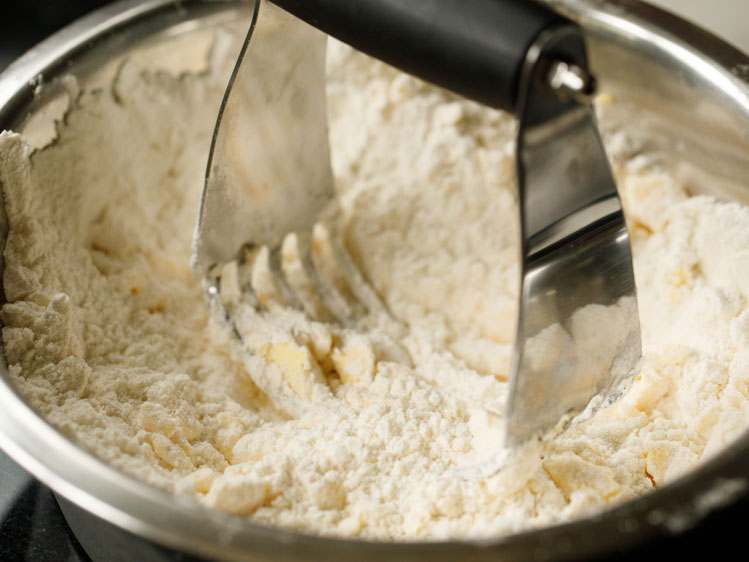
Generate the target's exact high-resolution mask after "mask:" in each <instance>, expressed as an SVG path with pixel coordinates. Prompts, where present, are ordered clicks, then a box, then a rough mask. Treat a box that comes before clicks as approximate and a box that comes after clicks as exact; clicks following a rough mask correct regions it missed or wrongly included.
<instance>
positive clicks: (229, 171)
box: [193, 0, 335, 275]
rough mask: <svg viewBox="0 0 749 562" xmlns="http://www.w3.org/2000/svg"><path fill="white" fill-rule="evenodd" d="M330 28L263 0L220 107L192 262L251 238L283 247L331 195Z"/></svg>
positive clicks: (202, 265) (204, 264)
mask: <svg viewBox="0 0 749 562" xmlns="http://www.w3.org/2000/svg"><path fill="white" fill-rule="evenodd" d="M325 45H326V35H325V34H324V33H322V32H320V31H318V30H317V29H315V28H313V27H311V26H309V25H308V24H306V23H304V22H302V21H301V20H299V19H297V18H295V17H293V16H291V15H289V14H288V13H286V12H284V11H283V10H281V9H279V8H277V7H276V6H274V5H273V4H271V3H270V2H265V1H261V0H259V1H258V2H257V3H256V6H255V12H254V16H253V20H252V25H251V27H250V31H249V33H248V36H247V39H246V40H245V43H244V46H243V48H242V51H241V53H240V56H239V60H238V61H237V65H236V67H235V69H234V73H233V75H232V78H231V81H230V84H229V86H228V88H227V90H226V95H225V97H224V101H223V104H222V107H221V111H220V113H219V117H218V122H217V124H216V130H215V133H214V137H213V144H212V146H211V155H210V159H209V163H208V170H207V174H206V181H205V189H204V191H203V199H202V202H201V208H200V216H199V219H198V224H197V228H196V233H195V238H194V245H193V268H194V269H195V271H196V272H197V273H199V274H202V275H205V274H207V273H208V271H209V269H210V268H211V266H214V265H217V264H222V263H225V262H228V261H230V260H232V259H234V258H235V257H236V256H237V253H238V251H239V250H240V249H241V248H242V247H243V246H245V245H247V244H251V245H255V246H262V245H266V246H268V247H269V248H279V247H280V245H281V243H282V241H283V238H284V236H286V235H287V234H288V233H290V232H295V231H296V232H305V231H306V232H309V231H311V230H312V227H313V225H314V224H315V222H316V221H317V220H319V218H320V216H321V214H322V213H323V212H324V210H325V209H326V207H327V206H328V205H329V204H330V203H331V201H334V200H335V192H334V190H333V179H332V172H331V168H330V151H329V148H328V133H327V113H326V105H325V103H326V101H325Z"/></svg>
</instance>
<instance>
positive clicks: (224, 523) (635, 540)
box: [0, 0, 749, 562]
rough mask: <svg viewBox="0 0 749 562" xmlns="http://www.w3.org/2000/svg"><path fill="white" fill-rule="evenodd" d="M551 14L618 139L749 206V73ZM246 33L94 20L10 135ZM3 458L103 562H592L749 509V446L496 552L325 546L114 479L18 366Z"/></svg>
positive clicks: (132, 10) (581, 15) (3, 101)
mask: <svg viewBox="0 0 749 562" xmlns="http://www.w3.org/2000/svg"><path fill="white" fill-rule="evenodd" d="M551 3H552V4H554V5H556V6H558V7H559V8H560V9H562V10H564V11H566V12H568V13H569V14H570V15H571V16H572V17H573V18H575V19H577V20H579V21H580V22H581V23H582V24H583V26H584V27H585V29H586V30H587V33H588V36H589V41H590V50H591V54H592V64H593V67H594V69H595V70H596V73H597V74H598V76H599V79H600V80H601V82H602V85H603V88H604V89H605V90H607V91H609V92H612V93H613V94H614V95H615V97H616V99H617V104H616V105H617V107H618V108H619V110H618V111H615V112H612V113H610V114H609V115H608V116H607V119H606V120H605V121H604V124H603V125H604V127H605V128H624V129H626V130H627V131H628V132H629V134H630V135H631V137H632V138H633V139H635V140H636V141H637V142H638V143H640V144H641V145H642V149H643V150H646V151H648V152H651V153H654V154H660V155H662V156H663V163H664V165H666V166H669V167H671V170H672V172H673V173H674V174H676V175H677V176H679V177H680V178H682V179H683V180H684V181H685V182H686V184H687V185H688V186H689V187H690V188H691V189H693V190H694V191H704V192H708V193H713V194H715V195H717V196H719V197H721V198H726V199H732V200H737V201H742V202H747V201H749V180H748V178H749V58H747V57H746V56H744V55H743V54H741V53H739V52H738V51H736V50H734V49H733V48H731V47H730V46H728V45H726V44H725V43H722V42H721V41H720V40H718V39H716V38H715V37H713V36H711V35H709V34H708V33H706V32H704V31H702V30H700V29H698V28H696V27H694V26H692V25H690V24H687V23H686V22H684V21H682V20H680V19H678V18H676V17H674V16H671V15H669V14H667V13H665V12H662V11H660V10H658V9H656V8H653V7H652V6H649V5H647V4H645V3H642V2H638V1H636V0H551ZM248 17H249V6H248V5H247V4H241V3H238V2H216V1H210V0H182V1H177V0H175V1H170V0H134V1H125V2H120V3H117V4H114V5H111V6H109V7H107V8H105V9H103V10H100V11H98V12H95V13H93V14H91V15H90V16H88V17H86V18H84V19H82V20H79V21H78V22H76V23H74V24H73V25H71V26H70V27H68V28H66V29H65V30H63V31H61V32H60V33H58V34H56V35H54V36H53V37H51V38H50V39H48V40H47V41H45V42H43V43H42V44H40V45H39V46H38V47H36V48H35V49H33V50H32V51H30V52H29V53H28V54H26V55H25V56H24V57H22V58H21V59H19V60H18V61H17V62H16V63H14V64H13V65H11V66H10V67H9V68H8V69H7V70H6V71H5V72H4V73H2V74H1V75H0V129H14V130H17V131H22V132H25V133H26V134H28V135H29V137H30V138H32V140H33V142H34V143H35V144H36V145H37V146H43V145H44V144H45V143H46V142H48V141H49V140H50V138H51V137H52V135H53V129H50V126H51V123H52V118H53V117H54V116H56V115H60V114H61V113H62V112H64V109H65V107H66V104H67V95H68V94H67V92H66V89H65V81H58V80H56V79H57V78H59V77H61V76H62V75H63V74H66V73H68V74H72V75H75V76H76V77H77V79H78V81H79V83H80V85H81V86H82V87H83V88H91V87H95V86H96V85H97V84H99V85H101V84H106V82H107V80H108V79H111V77H112V75H113V73H114V72H116V68H117V66H118V64H120V62H121V61H122V60H123V59H124V58H125V57H128V56H138V57H146V58H148V57H150V58H152V59H153V60H154V61H156V63H159V61H160V60H161V59H160V57H162V56H163V54H164V53H168V50H169V45H171V44H172V43H171V42H173V41H176V40H179V39H180V38H183V39H184V38H186V37H187V38H189V41H188V42H187V43H180V45H182V48H185V45H199V44H200V42H201V41H202V40H203V39H205V37H207V36H208V35H209V34H211V33H212V32H213V30H215V29H216V27H217V26H232V25H235V26H239V27H240V28H241V27H243V26H244V25H246V23H247V22H248ZM193 39H194V41H193ZM188 48H189V47H188ZM162 63H163V64H168V63H164V62H163V61H162ZM41 83H43V84H45V86H44V87H43V88H41V90H40V89H39V88H38V86H39V84H41ZM3 214H4V213H0V227H2V230H3V231H4V230H5V229H6V224H5V220H3V219H2V215H3ZM3 241H4V237H3V239H0V243H1V242H3ZM1 266H2V264H1V263H0V267H1ZM0 446H1V447H2V448H3V449H4V450H6V451H7V452H8V454H10V455H11V456H12V457H13V458H14V459H16V461H18V462H19V463H20V464H21V465H23V466H24V467H25V468H26V469H28V470H29V471H30V472H31V473H33V474H34V475H35V476H36V477H37V478H39V479H40V480H41V481H42V482H44V483H45V484H47V485H49V486H50V487H51V488H52V489H53V490H54V491H55V492H56V493H57V495H58V498H59V501H60V505H61V507H62V508H63V511H64V512H65V514H66V517H67V518H68V521H69V522H70V525H71V527H72V528H73V530H74V531H75V533H76V534H77V536H78V537H79V539H80V541H81V543H82V544H83V546H84V547H85V548H86V550H87V551H88V552H89V554H90V555H91V557H92V558H93V559H95V560H108V561H113V560H172V559H180V560H186V559H191V558H190V557H186V556H185V555H183V553H190V555H195V556H199V557H205V558H210V559H217V560H252V561H281V560H284V561H302V560H304V561H309V560H337V561H340V562H343V561H346V560H352V561H356V562H366V561H370V560H371V561H374V560H381V559H383V558H387V559H388V560H391V561H400V560H430V561H443V560H444V561H448V560H450V561H454V560H475V561H480V560H504V561H515V560H518V561H520V560H532V559H537V560H563V559H570V558H575V559H581V558H587V557H591V556H597V555H603V554H609V553H614V552H620V551H622V550H623V549H633V548H636V547H638V546H639V545H642V544H646V543H648V542H652V541H654V540H663V539H665V538H667V537H672V536H680V535H681V534H682V533H684V532H685V531H686V530H687V529H689V528H690V527H692V526H694V525H698V524H699V523H700V521H701V520H702V519H703V518H704V517H706V516H708V514H710V513H711V512H714V511H715V510H720V509H722V508H724V507H725V506H726V505H730V504H735V503H736V502H738V501H746V499H747V497H749V489H748V488H749V484H748V483H747V479H748V477H749V433H745V434H743V436H741V437H740V438H739V439H738V440H737V441H736V442H735V443H734V444H733V445H732V446H731V447H730V448H729V449H727V450H726V451H724V452H723V453H722V454H721V455H719V456H717V457H714V458H713V459H712V460H710V461H709V462H707V463H705V464H703V465H702V466H700V467H699V468H698V469H697V470H695V471H693V472H691V473H689V474H688V475H686V476H684V477H682V478H680V479H678V480H677V481H674V482H673V483H671V484H669V485H666V486H664V487H662V488H661V489H659V490H657V491H655V492H653V493H651V494H649V495H646V496H644V497H642V498H639V499H637V500H634V501H632V502H629V503H627V504H624V505H621V506H619V507H616V508H614V509H610V510H607V511H605V512H603V513H600V514H598V515H595V516H592V517H589V518H586V519H581V520H577V521H574V522H571V523H567V524H564V525H557V526H554V527H548V528H545V529H540V530H537V531H532V532H526V533H522V534H516V535H511V536H504V537H499V538H496V539H491V540H482V541H451V542H426V543H425V542H421V543H409V544H405V543H400V544H392V543H383V542H364V541H355V540H335V539H326V538H320V537H316V536H311V535H305V534H301V533H295V532H291V531H285V530H279V529H274V528H269V527H263V526H260V525H255V524H252V523H249V522H247V521H246V520H244V519H241V518H237V517H232V516H229V515H225V514H222V513H218V512H213V511H210V510H208V509H205V508H203V507H201V506H199V505H197V504H195V503H193V502H191V501H189V500H186V499H184V498H179V497H175V496H172V495H169V494H167V493H165V492H163V491H161V490H158V489H156V488H153V487H151V486H149V485H146V484H144V483H142V482H140V481H137V480H135V479H133V478H131V477H129V476H126V475H124V474H122V473H121V472H118V471H117V470H115V469H113V468H111V467H109V466H107V465H106V464H104V463H103V462H101V461H99V460H98V459H96V458H95V457H93V456H92V455H90V454H89V453H87V452H86V451H84V450H83V449H82V448H80V447H79V446H77V445H76V444H74V443H73V442H71V441H69V440H68V439H67V438H65V437H64V436H63V435H61V434H60V433H59V432H58V431H57V430H56V429H54V428H53V427H52V426H50V425H49V424H48V423H47V422H46V421H44V420H43V419H42V418H41V417H39V416H38V415H37V414H36V413H35V412H34V411H33V410H32V409H31V408H30V407H29V406H28V405H27V404H26V403H25V402H24V400H23V398H22V397H20V396H19V395H18V394H17V393H16V391H15V390H14V389H13V388H12V386H11V385H10V382H9V380H8V377H7V369H6V368H5V366H4V365H3V366H2V368H0Z"/></svg>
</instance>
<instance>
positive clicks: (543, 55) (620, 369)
mask: <svg viewBox="0 0 749 562" xmlns="http://www.w3.org/2000/svg"><path fill="white" fill-rule="evenodd" d="M545 41H546V43H545V44H544V45H543V46H542V47H539V48H538V49H537V51H536V52H529V59H531V60H529V65H530V69H529V71H527V72H526V76H525V79H524V87H525V89H524V92H521V95H523V96H524V104H523V106H522V107H521V109H520V130H519V133H518V182H519V186H518V187H519V196H520V212H521V226H522V238H523V246H522V249H523V263H522V266H523V281H522V289H521V303H520V314H519V320H518V331H517V340H516V344H515V356H514V364H513V378H512V381H511V387H510V397H509V402H508V410H507V413H508V418H507V426H506V440H505V441H506V444H507V445H510V446H511V445H515V444H518V443H520V442H522V441H524V440H526V439H528V438H530V437H531V436H532V435H533V434H534V433H535V432H537V431H539V430H544V429H549V428H550V427H552V426H554V425H556V424H557V423H558V422H559V420H560V418H562V417H563V416H564V415H565V414H568V413H570V412H577V411H580V410H582V409H584V408H585V407H586V406H587V405H588V404H589V403H590V402H591V399H592V398H593V397H595V396H600V397H601V400H600V401H601V402H604V401H605V399H607V398H608V399H611V398H612V392H615V391H616V390H617V389H619V388H621V385H622V384H623V383H624V382H626V381H627V380H628V377H630V376H632V375H633V374H634V372H635V368H636V365H637V362H638V360H639V358H640V354H641V349H640V345H641V344H640V327H639V318H638V313H637V299H636V294H635V280H634V273H633V269H632V256H631V253H630V245H629V235H628V232H627V226H626V224H625V221H624V214H623V213H622V206H621V201H620V200H619V195H618V192H617V189H616V183H615V181H614V178H613V175H612V173H611V170H610V168H609V164H608V159H607V157H606V153H605V152H604V148H603V143H602V142H601V138H600V136H599V133H598V128H597V126H596V122H595V116H594V114H593V109H592V107H591V105H590V103H589V101H587V100H576V99H573V98H572V97H569V96H568V97H564V96H561V97H560V95H559V93H558V92H557V91H555V90H554V89H553V88H552V87H551V86H550V84H549V80H548V78H549V70H550V61H554V60H570V59H571V60H573V61H580V64H581V66H582V67H583V68H584V67H585V66H586V61H585V46H584V44H583V42H582V37H581V36H580V33H579V30H577V28H574V27H571V28H566V29H562V30H557V31H555V32H553V33H551V34H550V35H549V36H548V37H547V38H545Z"/></svg>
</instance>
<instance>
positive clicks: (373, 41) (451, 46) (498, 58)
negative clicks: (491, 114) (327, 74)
mask: <svg viewBox="0 0 749 562" xmlns="http://www.w3.org/2000/svg"><path fill="white" fill-rule="evenodd" d="M271 1H272V2H273V3H274V4H276V5H278V6H280V7H281V8H283V9H284V10H287V11H288V12H290V13H292V14H294V15H295V16H296V17H298V18H300V19H302V20H304V21H306V22H307V23H309V24H311V25H313V26H315V27H317V28H318V29H320V30H322V31H324V32H325V33H327V34H328V35H332V36H333V37H336V38H337V39H340V40H341V41H343V42H345V43H348V44H349V45H351V46H352V47H354V48H356V49H358V50H360V51H363V52H365V53H367V54H369V55H371V56H374V57H376V58H378V59H380V60H383V61H385V62H387V63H388V64H391V65H393V66H395V67H397V68H400V69H401V70H404V71H406V72H408V73H409V74H413V75H415V76H418V77H419V78H422V79H424V80H426V81H427V82H432V83H433V84H437V85H439V86H441V87H443V88H447V89H448V90H452V91H454V92H456V93H458V94H461V95H463V96H465V97H468V98H471V99H474V100H476V101H478V102H481V103H483V104H485V105H489V106H492V107H495V108H499V109H504V110H508V111H514V110H515V109H516V103H517V95H518V82H519V79H520V73H521V70H522V68H523V63H524V62H525V58H526V53H527V52H528V49H529V48H530V47H531V45H532V44H533V42H534V40H535V39H536V37H538V35H539V34H540V33H541V32H542V31H543V30H545V29H547V28H549V27H551V26H553V25H555V24H561V23H571V22H570V21H569V20H567V19H566V18H564V17H563V16H561V15H560V14H558V13H556V12H554V11H552V10H551V9H549V8H548V7H546V6H544V5H542V4H540V3H539V2H536V1H535V0H271Z"/></svg>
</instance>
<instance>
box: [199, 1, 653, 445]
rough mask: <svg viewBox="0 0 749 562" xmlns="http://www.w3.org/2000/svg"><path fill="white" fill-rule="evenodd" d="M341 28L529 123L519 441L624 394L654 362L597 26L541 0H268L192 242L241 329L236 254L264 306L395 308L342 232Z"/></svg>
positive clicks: (250, 295) (515, 437)
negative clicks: (648, 360) (607, 111)
mask: <svg viewBox="0 0 749 562" xmlns="http://www.w3.org/2000/svg"><path fill="white" fill-rule="evenodd" d="M326 34H328V35H331V36H334V37H336V38H338V39H340V40H342V41H344V42H346V43H349V44H350V45H352V46H353V47H355V48H357V49H359V50H361V51H363V52H365V53H368V54H370V55H372V56H374V57H377V58H379V59H381V60H383V61H385V62H387V63H389V64H391V65H393V66H396V67H398V68H400V69H402V70H404V71H406V72H409V73H411V74H413V75H416V76H418V77H420V78H422V79H424V80H426V81H428V82H431V83H434V84H437V85H439V86H441V87H444V88H446V89H449V90H452V91H453V92H456V93H458V94H460V95H463V96H466V97H468V98H471V99H473V100H476V101H478V102H481V103H483V104H485V105H487V106H490V107H493V108H497V109H502V110H506V111H510V112H513V113H514V114H515V115H516V117H517V119H518V120H519V131H518V137H517V176H518V182H517V187H518V199H519V208H520V219H521V220H520V225H521V230H522V233H521V234H522V236H521V239H522V245H521V253H522V280H521V291H520V295H521V297H520V309H519V315H518V323H517V339H516V343H515V349H514V359H513V367H512V377H511V380H510V393H509V397H508V402H507V405H506V416H507V418H506V419H507V422H506V432H505V435H506V440H505V444H506V445H508V446H513V445H517V444H519V443H521V442H523V441H525V440H527V439H529V438H531V437H532V436H534V435H536V434H538V433H539V432H540V431H543V430H548V429H550V428H552V427H554V426H556V425H557V424H559V422H560V420H562V419H564V418H565V416H567V415H568V414H571V413H575V412H580V411H582V410H584V409H585V408H586V407H588V408H589V410H590V408H593V407H595V406H597V405H600V404H602V403H605V402H606V401H611V400H613V399H615V398H616V397H617V395H618V394H620V393H621V391H622V389H623V388H624V387H625V386H626V383H627V381H629V380H630V379H631V376H632V375H633V373H634V372H635V370H636V366H637V363H638V361H639V358H640V355H641V347H640V346H641V343H640V329H639V318H638V313H637V301H636V294H635V282H634V274H633V270H632V258H631V253H630V244H629V236H628V232H627V228H626V224H625V221H624V215H623V213H622V206H621V202H620V199H619V195H618V193H617V189H616V184H615V181H614V178H613V176H612V173H611V170H610V167H609V163H608V160H607V158H606V154H605V152H604V149H603V145H602V142H601V138H600V136H599V132H598V129H597V126H596V120H595V116H594V113H593V109H592V106H591V102H590V98H591V95H592V94H593V93H594V91H595V81H594V79H593V77H592V75H591V74H590V73H589V71H588V60H587V54H586V48H585V42H584V40H583V35H582V30H581V28H580V27H579V26H578V25H577V24H575V23H573V22H572V21H570V20H568V19H567V18H565V17H564V16H563V15H561V14H559V13H557V12H556V11H553V10H551V9H550V8H548V7H546V6H545V5H543V4H540V3H538V2H535V1H532V0H430V1H425V0H273V3H272V4H271V3H270V2H268V1H267V0H258V2H257V3H256V6H255V13H254V17H253V21H252V26H251V29H250V32H249V34H248V37H247V40H246V42H245V44H244V47H243V49H242V52H241V55H240V57H239V61H238V62H237V66H236V68H235V70H234V74H233V76H232V79H231V82H230V84H229V87H228V89H227V92H226V95H225V98H224V102H223V105H222V109H221V113H220V115H219V119H218V123H217V126H216V131H215V134H214V139H213V145H212V149H211V156H210V159H209V164H208V170H207V175H206V182H205V190H204V193H203V200H202V205H201V210H200V217H199V221H198V225H197V229H196V235H195V244H194V254H193V266H194V269H195V271H196V272H197V273H199V274H202V275H204V276H205V279H206V291H207V295H208V298H209V300H211V302H212V303H213V304H214V305H216V309H218V310H220V311H221V313H222V315H223V318H224V319H225V320H226V321H227V322H228V323H229V325H230V326H232V327H233V328H234V329H235V332H237V333H239V332H240V330H238V329H237V324H236V322H237V321H236V319H235V317H234V314H233V310H234V308H233V305H232V304H231V303H232V302H236V301H231V299H227V298H226V297H225V295H222V292H225V291H224V287H223V285H225V284H227V282H226V278H225V277H226V275H227V274H226V271H227V269H226V264H227V263H233V264H235V266H236V268H235V269H236V270H239V271H245V273H244V274H242V275H239V277H237V274H236V273H235V274H234V277H235V278H236V279H235V281H234V282H233V284H234V285H235V286H236V287H238V289H236V287H235V292H237V291H238V294H239V298H240V299H241V300H242V302H246V303H250V304H251V305H252V306H253V307H255V309H256V310H257V311H258V313H260V314H262V313H263V311H265V310H267V309H269V308H272V306H273V303H274V302H281V303H283V304H285V305H290V306H295V307H298V308H300V309H302V310H304V311H305V312H307V313H308V314H309V315H311V316H313V317H315V318H319V319H323V320H330V321H339V322H342V323H344V324H352V323H355V322H356V321H357V319H358V318H360V317H361V315H362V314H366V313H367V312H371V311H372V310H373V309H376V308H378V307H381V304H380V303H379V301H378V299H377V296H376V295H375V294H374V292H373V291H371V289H368V286H367V285H366V283H361V282H360V281H362V279H361V275H360V274H359V273H358V271H357V270H356V268H355V266H354V265H353V263H352V261H351V260H350V259H349V258H348V256H347V254H346V251H345V249H344V245H343V244H342V243H341V242H340V236H339V235H338V234H337V232H336V230H335V220H334V216H335V210H336V208H337V207H336V196H335V192H334V189H333V180H332V173H331V169H330V156H329V148H328V139H327V120H326V109H325V42H326ZM396 149H397V148H395V147H394V150H396ZM464 189H470V186H465V187H464ZM332 217H333V218H332ZM497 220H498V221H501V220H504V217H497ZM456 235H458V236H459V235H460V234H459V233H456ZM323 242H325V243H326V244H327V247H328V250H327V251H323V250H321V249H320V248H322V247H323V246H325V244H323ZM289 255H293V256H294V257H295V262H296V266H293V267H292V266H291V265H289V264H290V263H291V262H290V260H289V259H287V257H288V256H289ZM326 256H327V258H328V260H327V262H326ZM331 256H333V257H332V258H331ZM259 262H262V264H260V265H259ZM262 271H265V272H266V274H265V276H263V275H262V274H261V273H262ZM331 271H335V272H336V273H333V274H331V273H330V272H331ZM357 276H358V277H357ZM237 279H238V280H237ZM263 279H266V280H267V279H271V281H272V282H271V283H270V284H266V285H267V286H266V289H262V288H261V286H262V285H263V283H262V280H263ZM352 279H355V280H356V282H354V281H352ZM267 287H272V289H267ZM274 299H275V300H274Z"/></svg>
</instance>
